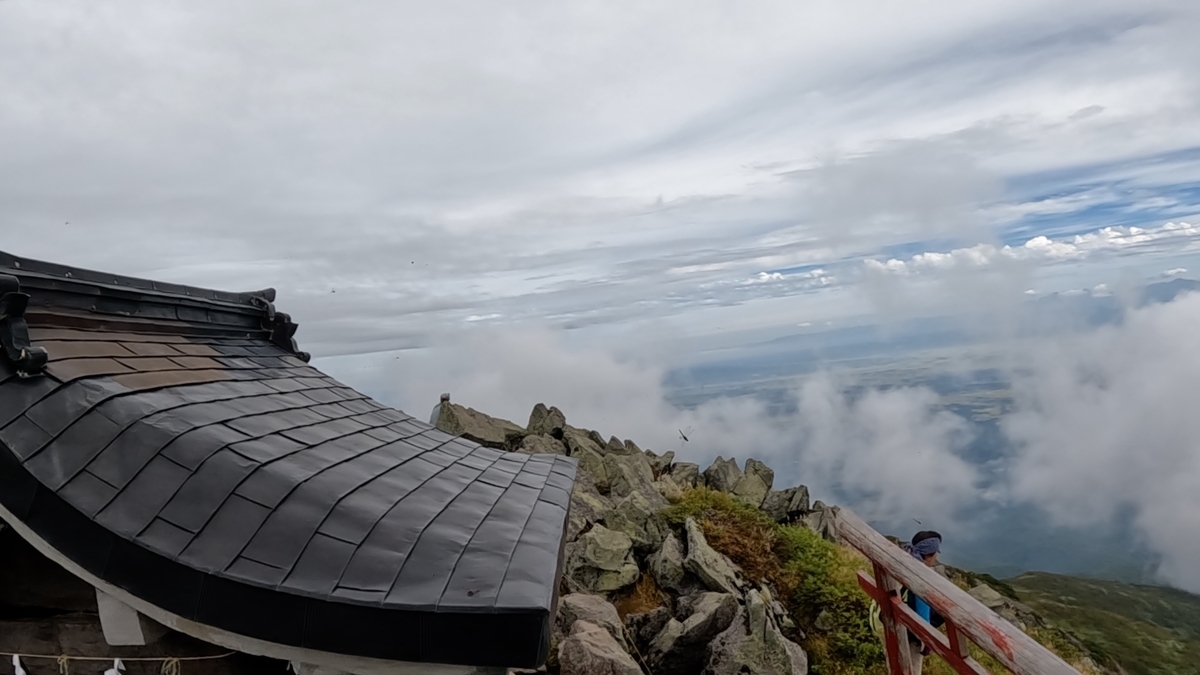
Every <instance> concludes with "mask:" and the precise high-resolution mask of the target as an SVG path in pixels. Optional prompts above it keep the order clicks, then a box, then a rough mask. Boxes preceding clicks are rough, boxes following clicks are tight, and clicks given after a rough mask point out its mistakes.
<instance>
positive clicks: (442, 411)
mask: <svg viewBox="0 0 1200 675" xmlns="http://www.w3.org/2000/svg"><path fill="white" fill-rule="evenodd" d="M434 426H436V427H437V428H438V429H440V430H442V431H444V432H446V433H448V434H453V435H455V436H462V437H463V438H466V439H468V440H471V441H475V442H476V443H478V444H480V445H483V446H486V447H489V448H497V449H500V450H511V449H513V448H515V447H517V445H519V444H520V442H521V438H522V437H524V436H525V433H526V432H525V429H523V428H522V427H520V426H518V425H516V424H513V423H512V422H509V421H508V420H502V419H500V418H498V417H492V416H491V415H485V414H484V413H481V412H479V411H478V410H475V409H474V408H466V407H464V406H461V405H458V404H457V403H449V402H446V403H444V404H442V405H441V406H440V408H439V411H438V417H437V422H436V423H435V424H434Z"/></svg>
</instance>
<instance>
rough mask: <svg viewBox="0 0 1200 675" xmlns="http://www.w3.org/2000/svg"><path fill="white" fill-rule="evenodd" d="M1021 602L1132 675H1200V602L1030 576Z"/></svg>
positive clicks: (1164, 591) (1166, 591)
mask: <svg viewBox="0 0 1200 675" xmlns="http://www.w3.org/2000/svg"><path fill="white" fill-rule="evenodd" d="M1009 582H1010V583H1011V585H1012V586H1013V587H1014V588H1015V589H1016V591H1017V594H1018V595H1019V596H1020V597H1021V601H1022V602H1024V603H1026V604H1028V605H1030V606H1031V607H1033V608H1034V609H1035V610H1037V611H1038V613H1040V614H1042V615H1043V616H1045V617H1046V618H1047V619H1048V620H1049V621H1050V622H1051V623H1052V624H1053V625H1055V626H1059V627H1061V628H1064V629H1067V630H1069V631H1071V633H1073V634H1074V635H1076V636H1078V638H1079V639H1080V640H1081V641H1082V642H1083V643H1084V645H1085V646H1086V647H1087V649H1088V651H1089V652H1091V654H1092V657H1093V658H1094V659H1095V660H1096V661H1097V662H1099V663H1101V664H1102V665H1112V664H1119V665H1120V666H1121V667H1122V668H1124V669H1125V670H1126V671H1127V672H1129V673H1130V675H1168V674H1170V675H1200V596H1195V595H1191V594H1189V593H1185V592H1184V591H1179V590H1176V589H1171V588H1162V587H1158V586H1143V585H1136V584H1123V583H1118V582H1113V581H1101V580H1095V579H1082V578H1079V577H1068V576H1061V575H1057V574H1044V573H1029V574H1023V575H1021V576H1019V577H1017V578H1015V579H1011V580H1009Z"/></svg>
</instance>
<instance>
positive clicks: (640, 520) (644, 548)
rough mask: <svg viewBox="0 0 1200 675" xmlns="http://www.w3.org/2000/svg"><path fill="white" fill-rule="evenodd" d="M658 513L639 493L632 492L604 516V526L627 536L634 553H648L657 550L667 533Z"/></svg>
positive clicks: (664, 523)
mask: <svg viewBox="0 0 1200 675" xmlns="http://www.w3.org/2000/svg"><path fill="white" fill-rule="evenodd" d="M658 512H659V509H658V508H655V507H654V506H652V505H651V504H650V501H649V500H647V499H646V497H644V496H643V495H642V493H641V492H632V493H630V494H629V496H628V497H626V498H624V499H622V500H621V502H620V503H618V504H617V506H616V508H614V509H613V510H612V511H610V512H609V513H608V515H606V516H605V518H604V525H605V526H606V527H608V529H610V530H614V531H616V532H623V533H625V534H626V535H628V536H629V538H630V539H631V540H633V546H634V550H635V551H638V552H639V553H649V552H650V551H653V550H654V549H656V548H658V546H659V544H660V543H661V542H662V540H663V536H664V535H666V533H667V524H666V522H665V521H663V519H662V516H660V515H659V513H658Z"/></svg>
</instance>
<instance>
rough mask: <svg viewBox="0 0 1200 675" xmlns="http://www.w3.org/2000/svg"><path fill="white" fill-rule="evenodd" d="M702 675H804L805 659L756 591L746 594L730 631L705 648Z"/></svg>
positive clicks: (805, 655) (728, 629) (806, 667)
mask: <svg viewBox="0 0 1200 675" xmlns="http://www.w3.org/2000/svg"><path fill="white" fill-rule="evenodd" d="M704 673H705V675H807V673H808V655H807V654H805V653H804V650H803V649H801V648H800V645H798V644H796V643H795V642H792V641H791V640H788V639H787V638H785V637H784V636H783V633H782V632H780V630H779V627H778V626H776V625H775V621H774V620H773V619H772V617H771V612H770V609H769V608H768V607H767V603H766V602H764V600H763V597H762V596H761V595H760V594H759V593H758V591H755V590H751V591H749V592H748V593H746V606H745V607H739V608H738V612H737V616H736V617H735V618H734V619H733V621H732V623H730V625H729V628H727V629H726V630H725V631H724V632H722V633H721V634H720V635H718V636H717V637H716V638H715V639H714V640H713V641H712V642H710V643H709V645H708V663H707V665H706V666H705V668H704Z"/></svg>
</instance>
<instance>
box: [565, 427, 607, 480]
mask: <svg viewBox="0 0 1200 675" xmlns="http://www.w3.org/2000/svg"><path fill="white" fill-rule="evenodd" d="M567 438H568V439H569V438H570V436H568V437H567ZM584 440H587V439H584ZM567 449H568V454H569V455H571V456H572V457H574V458H575V459H576V460H578V461H579V471H578V472H577V476H578V478H581V479H585V480H591V482H592V483H593V484H594V485H595V486H596V489H597V490H599V491H600V494H607V493H608V491H609V486H610V484H609V480H608V468H607V467H606V466H605V465H604V455H602V454H600V453H599V452H597V451H595V450H593V449H591V448H590V447H587V446H583V445H576V446H575V447H574V448H572V447H571V443H570V442H569V441H568V443H567Z"/></svg>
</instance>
